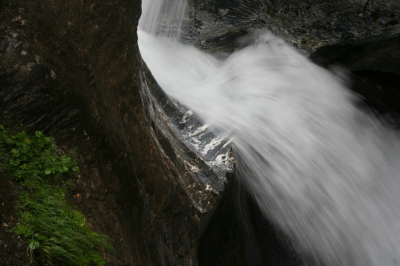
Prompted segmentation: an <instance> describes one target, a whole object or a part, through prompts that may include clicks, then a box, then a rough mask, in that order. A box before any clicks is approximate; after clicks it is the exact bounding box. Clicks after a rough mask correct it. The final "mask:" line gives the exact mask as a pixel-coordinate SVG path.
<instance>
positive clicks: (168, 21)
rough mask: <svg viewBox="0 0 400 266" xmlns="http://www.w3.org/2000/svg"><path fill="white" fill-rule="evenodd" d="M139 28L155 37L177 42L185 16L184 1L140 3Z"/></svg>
mask: <svg viewBox="0 0 400 266" xmlns="http://www.w3.org/2000/svg"><path fill="white" fill-rule="evenodd" d="M142 2H143V4H142V16H141V17H140V20H139V28H140V29H141V30H143V31H145V32H148V33H150V34H153V35H157V36H165V37H168V38H170V39H173V40H176V41H177V40H179V38H180V31H181V26H182V21H183V19H184V17H185V14H186V9H187V1H186V0H147V1H146V0H145V1H142Z"/></svg>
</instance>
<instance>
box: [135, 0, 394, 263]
mask: <svg viewBox="0 0 400 266" xmlns="http://www.w3.org/2000/svg"><path fill="white" fill-rule="evenodd" d="M146 3H147V4H146ZM149 3H151V4H149ZM161 3H164V6H163V4H161ZM171 3H175V7H176V5H178V6H179V7H181V8H172V6H173V5H172V4H171ZM165 5H171V6H170V7H171V8H167V7H166V6H165ZM185 8H186V2H185V1H182V0H177V1H172V0H168V1H164V2H162V1H160V0H157V1H153V0H147V1H143V9H144V10H143V14H144V15H143V16H142V18H141V22H140V23H141V24H140V30H139V31H138V34H139V46H140V50H141V54H142V56H143V58H144V60H145V62H146V64H147V65H148V67H149V68H150V70H151V72H152V74H153V75H154V77H155V78H156V80H157V82H158V83H159V84H160V86H161V87H162V88H163V89H164V90H165V91H166V92H167V93H168V94H169V95H170V96H171V97H173V98H175V99H176V100H178V101H179V102H180V103H182V104H184V105H186V106H187V107H189V108H190V109H192V110H193V111H194V112H195V113H196V114H198V115H199V116H200V117H201V118H202V119H204V120H205V121H206V122H207V123H209V124H212V125H214V126H215V127H218V128H219V129H220V130H223V131H225V132H227V133H229V134H230V135H231V136H232V138H233V139H234V140H233V146H234V150H235V154H236V156H237V159H238V165H237V169H238V171H239V173H240V178H241V181H242V182H243V183H245V184H246V186H247V187H248V189H249V190H250V191H251V193H252V194H253V196H254V198H255V199H256V202H257V203H258V205H259V206H260V208H261V210H262V212H263V213H264V215H265V216H266V217H268V219H269V220H271V221H273V222H274V224H276V225H277V226H278V227H279V228H280V229H282V230H283V232H284V233H285V234H286V235H287V237H288V238H289V239H290V241H291V242H292V243H293V246H294V247H295V249H296V250H297V251H298V252H299V253H303V252H304V253H307V254H311V255H312V256H313V257H315V259H316V260H317V261H319V262H320V264H323V265H348V266H351V265H356V266H365V265H376V266H386V265H397V264H399V263H400V177H399V173H400V156H399V155H400V145H399V144H400V142H399V137H398V133H397V132H394V131H393V130H391V129H389V127H387V126H385V125H384V123H383V122H381V121H379V120H378V119H376V118H374V117H372V116H371V115H369V114H367V113H365V111H361V110H359V109H358V108H357V107H356V105H355V103H356V102H357V101H358V100H359V97H358V96H357V95H355V94H353V93H352V92H350V91H349V89H348V88H347V84H346V82H345V80H344V79H343V78H342V75H341V74H340V73H332V72H330V71H328V70H326V69H323V68H321V67H319V66H317V65H315V64H314V63H312V62H311V61H310V60H309V59H308V58H307V57H305V56H304V55H302V54H300V53H299V52H298V51H297V50H296V49H294V48H293V47H291V46H290V45H288V44H286V43H285V42H284V41H282V40H281V39H279V38H277V37H275V36H273V35H272V34H271V33H269V32H268V31H266V30H259V31H255V32H253V33H252V34H251V35H249V36H248V37H247V39H248V40H247V43H250V44H249V45H247V46H246V47H243V48H242V49H240V50H237V51H235V52H233V53H232V54H230V55H229V56H225V57H223V58H221V57H220V56H219V57H218V56H213V55H210V54H206V53H204V52H202V51H199V50H197V49H196V48H195V47H192V46H190V45H184V44H181V43H179V42H178V41H179V35H180V34H179V27H180V25H181V23H182V19H183V18H184V16H185ZM160 14H161V15H160ZM169 17H170V18H171V21H172V22H171V23H170V24H169V25H172V26H171V27H167V28H166V27H165V25H168V23H167V22H168V21H169V20H168V18H169ZM166 21H167V22H166ZM161 24H162V25H164V28H163V29H162V30H160V26H159V25H161Z"/></svg>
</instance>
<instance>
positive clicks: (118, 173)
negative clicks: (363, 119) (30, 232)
mask: <svg viewBox="0 0 400 266" xmlns="http://www.w3.org/2000/svg"><path fill="white" fill-rule="evenodd" d="M140 13H141V8H140V1H122V0H121V1H119V0H113V1H107V2H104V1H97V0H92V1H86V0H85V1H81V0H72V1H69V2H65V1H57V0H56V1H39V2H26V1H6V2H5V3H4V5H3V6H2V9H1V18H2V19H1V21H2V22H1V24H0V32H1V38H0V45H1V50H0V57H1V67H0V80H1V84H0V121H1V124H5V125H7V126H8V127H10V128H14V127H16V126H18V125H19V124H23V125H24V126H23V127H24V129H26V130H28V131H33V130H43V131H44V132H45V133H46V134H48V135H50V136H52V137H54V138H55V139H56V140H57V143H59V144H60V147H61V148H63V147H64V148H65V149H71V148H72V149H75V150H76V152H77V154H78V156H80V158H81V162H80V164H81V172H80V173H79V175H78V176H77V180H76V181H75V185H76V188H75V190H76V191H74V193H80V194H81V195H82V196H81V197H79V199H78V198H76V197H73V196H72V195H71V201H73V202H74V204H77V205H78V207H79V208H80V209H81V210H82V211H83V212H84V214H85V215H86V216H87V218H88V221H89V223H90V224H91V225H92V226H93V227H94V229H95V230H97V231H99V232H102V233H105V234H107V235H109V236H110V237H111V238H113V240H114V241H115V247H116V254H115V255H113V256H110V257H109V258H107V260H108V261H109V262H110V264H112V265H197V264H198V263H197V246H198V241H199V238H200V236H201V234H202V232H203V231H204V230H205V228H206V226H207V224H208V221H209V220H210V218H211V215H212V213H213V210H214V209H215V207H216V206H217V203H218V202H219V199H220V196H221V195H222V194H223V190H224V183H225V182H226V179H225V176H224V172H225V163H228V162H227V159H226V160H223V161H221V163H222V164H221V165H213V166H211V165H210V164H209V163H206V160H207V158H202V157H200V156H199V154H197V153H196V151H195V150H193V149H192V148H190V141H191V140H190V138H185V135H184V132H183V131H184V130H185V125H186V124H187V123H194V124H195V125H193V127H191V128H193V129H194V130H195V129H196V128H197V127H201V121H199V120H198V119H197V118H195V116H192V115H190V117H189V115H188V113H187V111H188V110H186V109H185V110H184V107H180V106H178V105H177V104H176V103H174V102H172V101H171V100H170V99H169V98H168V97H167V96H166V95H165V94H164V93H163V92H162V91H161V90H160V88H159V87H158V85H157V84H156V82H155V81H154V79H153V77H152V76H151V74H150V73H149V71H148V70H147V68H146V66H145V64H144V63H143V61H142V59H141V56H140V54H139V50H138V46H137V34H136V29H137V22H138V19H139V16H140ZM185 123H186V124H185ZM189 133H190V132H189ZM189 133H188V134H189ZM203 133H204V132H203ZM210 134H211V135H212V134H213V133H212V132H208V133H207V134H203V135H208V136H210ZM192 137H193V136H192ZM194 137H196V136H194ZM216 149H217V147H216ZM218 150H219V149H218ZM220 152H222V151H220ZM224 152H228V150H226V151H224ZM209 156H211V157H212V156H213V155H209ZM211 157H209V158H208V159H209V160H212V158H211ZM225 157H226V156H225Z"/></svg>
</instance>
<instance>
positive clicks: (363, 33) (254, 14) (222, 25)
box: [185, 0, 400, 53]
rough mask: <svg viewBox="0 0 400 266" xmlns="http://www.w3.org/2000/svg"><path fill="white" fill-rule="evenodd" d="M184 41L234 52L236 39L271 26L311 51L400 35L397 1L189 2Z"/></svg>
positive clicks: (275, 31) (286, 37)
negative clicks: (350, 42)
mask: <svg viewBox="0 0 400 266" xmlns="http://www.w3.org/2000/svg"><path fill="white" fill-rule="evenodd" d="M191 3H192V10H191V15H190V16H189V17H188V21H187V28H186V29H185V31H186V32H187V36H186V40H187V41H188V42H193V41H194V42H195V43H196V45H197V46H198V47H200V48H202V49H204V50H210V51H214V50H219V49H222V50H223V49H232V48H234V46H233V45H232V40H235V38H237V37H238V36H242V35H243V34H245V33H246V32H248V31H249V30H250V29H253V28H268V29H270V30H271V31H272V32H273V33H275V34H276V35H278V36H280V37H282V38H284V39H285V40H286V41H288V42H289V43H292V44H294V45H295V46H296V47H298V48H299V49H301V50H304V51H306V52H307V53H312V52H314V51H315V50H316V49H317V48H319V47H322V46H325V45H328V44H334V43H338V42H341V41H354V40H360V39H364V38H367V37H371V36H378V35H381V34H386V35H394V34H399V33H400V24H399V22H400V21H399V17H400V2H399V1H396V0H338V1H320V0H302V1H293V0H221V1H215V0H208V1H202V0H191Z"/></svg>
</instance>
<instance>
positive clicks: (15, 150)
mask: <svg viewBox="0 0 400 266" xmlns="http://www.w3.org/2000/svg"><path fill="white" fill-rule="evenodd" d="M0 150H1V153H0V160H1V162H2V164H3V171H7V172H9V173H11V174H12V175H13V177H14V178H15V179H16V180H17V181H19V182H20V183H21V185H22V186H23V187H24V188H25V189H26V191H25V192H23V193H21V196H20V198H19V203H18V204H17V213H18V216H19V217H18V224H17V225H16V226H15V227H14V228H13V231H14V232H15V233H16V234H17V235H20V236H24V237H26V238H28V239H29V244H28V246H27V251H28V256H29V257H31V259H35V260H37V261H38V262H40V263H41V264H43V265H82V266H83V265H89V264H93V263H94V264H95V265H105V261H104V260H103V258H102V256H101V252H104V251H112V250H113V248H112V245H111V240H110V238H108V237H107V236H104V235H101V234H98V233H96V232H94V231H92V230H91V229H90V228H89V226H88V224H87V222H86V218H85V216H84V215H83V214H82V213H80V212H79V211H78V210H76V208H75V207H73V206H71V205H70V204H69V203H68V202H67V200H66V196H65V195H66V193H67V189H66V188H64V186H65V183H66V184H68V185H69V186H71V184H70V182H68V180H66V179H67V178H68V177H69V176H70V175H71V174H72V173H73V172H74V171H78V170H79V168H78V166H77V164H76V162H75V161H74V160H73V159H72V158H71V157H70V156H68V155H61V154H59V152H57V147H56V146H55V144H54V141H53V140H51V139H50V138H48V137H46V136H44V135H43V133H42V132H40V131H37V132H35V134H34V135H33V136H29V135H27V134H26V133H25V132H24V131H22V132H20V133H18V134H16V135H14V136H11V137H9V136H8V134H7V132H6V130H5V129H4V128H3V127H2V126H0ZM63 184H64V186H62V185H63Z"/></svg>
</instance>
